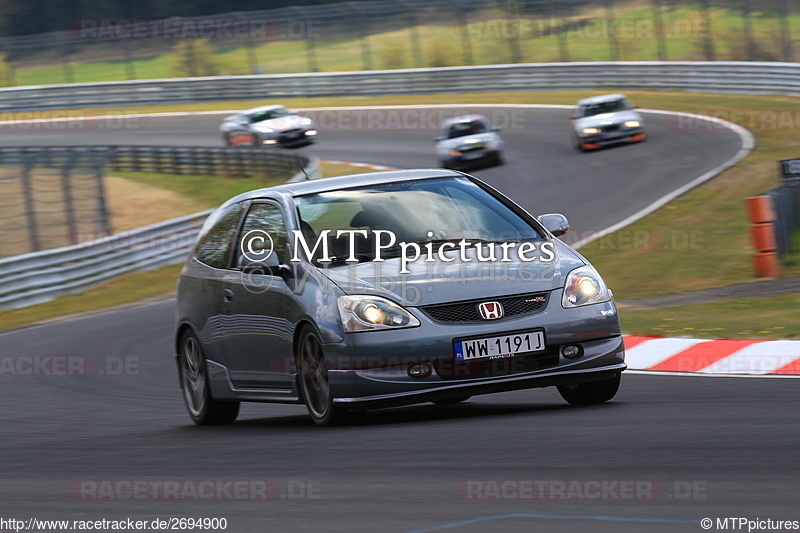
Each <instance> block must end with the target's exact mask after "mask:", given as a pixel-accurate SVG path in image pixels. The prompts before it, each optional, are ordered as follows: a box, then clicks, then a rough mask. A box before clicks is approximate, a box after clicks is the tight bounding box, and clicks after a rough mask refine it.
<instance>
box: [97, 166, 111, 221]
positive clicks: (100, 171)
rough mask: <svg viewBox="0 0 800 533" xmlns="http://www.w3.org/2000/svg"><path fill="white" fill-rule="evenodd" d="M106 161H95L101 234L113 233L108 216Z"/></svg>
mask: <svg viewBox="0 0 800 533" xmlns="http://www.w3.org/2000/svg"><path fill="white" fill-rule="evenodd" d="M104 163H105V162H104V161H99V162H95V165H94V175H95V180H96V181H97V218H98V221H97V222H98V224H97V225H98V226H99V229H100V233H101V235H111V230H112V228H111V220H110V219H109V216H108V205H107V204H106V187H105V164H104Z"/></svg>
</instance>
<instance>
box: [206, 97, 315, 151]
mask: <svg viewBox="0 0 800 533" xmlns="http://www.w3.org/2000/svg"><path fill="white" fill-rule="evenodd" d="M220 131H221V132H222V139H223V141H224V142H225V144H226V145H227V146H237V145H246V146H282V147H290V146H301V145H305V144H310V143H312V142H314V139H316V136H317V126H316V124H314V121H313V120H311V119H310V118H308V117H304V116H302V115H299V114H298V113H297V112H296V111H292V110H290V109H286V108H285V107H283V106H281V105H269V106H262V107H256V108H254V109H249V110H247V111H242V112H241V113H237V114H235V115H231V116H229V117H225V119H223V121H222V125H221V126H220Z"/></svg>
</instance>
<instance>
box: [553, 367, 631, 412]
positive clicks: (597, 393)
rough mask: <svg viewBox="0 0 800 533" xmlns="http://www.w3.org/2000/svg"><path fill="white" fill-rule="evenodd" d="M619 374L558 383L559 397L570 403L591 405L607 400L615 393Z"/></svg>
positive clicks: (617, 388)
mask: <svg viewBox="0 0 800 533" xmlns="http://www.w3.org/2000/svg"><path fill="white" fill-rule="evenodd" d="M620 376H621V374H617V375H616V377H613V378H611V379H605V380H603V381H592V382H590V383H579V384H577V385H559V386H558V392H559V394H561V397H562V398H564V399H565V400H566V401H567V402H568V403H570V404H572V405H591V404H594V403H603V402H607V401H608V400H610V399H611V398H613V397H614V396H615V395H616V394H617V390H619V381H620Z"/></svg>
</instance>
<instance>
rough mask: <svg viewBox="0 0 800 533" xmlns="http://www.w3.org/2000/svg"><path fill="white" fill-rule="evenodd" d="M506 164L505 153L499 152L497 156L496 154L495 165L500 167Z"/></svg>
mask: <svg viewBox="0 0 800 533" xmlns="http://www.w3.org/2000/svg"><path fill="white" fill-rule="evenodd" d="M505 162H506V160H505V159H503V153H502V152H497V153H496V154H494V164H495V165H497V166H498V167H499V166H500V165H502V164H504V163H505Z"/></svg>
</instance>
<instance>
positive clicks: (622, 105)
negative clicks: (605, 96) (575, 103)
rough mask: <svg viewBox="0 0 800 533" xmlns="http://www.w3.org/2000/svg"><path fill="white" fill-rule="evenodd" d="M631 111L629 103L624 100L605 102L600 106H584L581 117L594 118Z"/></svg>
mask: <svg viewBox="0 0 800 533" xmlns="http://www.w3.org/2000/svg"><path fill="white" fill-rule="evenodd" d="M626 109H630V106H629V105H628V102H627V101H626V100H625V99H624V98H623V99H620V100H614V101H611V102H603V103H600V104H587V105H585V106H583V108H582V112H581V116H582V117H593V116H595V115H602V114H603V113H615V112H617V111H625V110H626Z"/></svg>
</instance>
